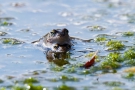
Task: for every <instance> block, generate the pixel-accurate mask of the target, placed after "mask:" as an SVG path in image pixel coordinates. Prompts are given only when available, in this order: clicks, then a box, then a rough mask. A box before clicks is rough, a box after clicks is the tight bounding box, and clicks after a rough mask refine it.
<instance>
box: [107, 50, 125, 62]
mask: <svg viewBox="0 0 135 90" xmlns="http://www.w3.org/2000/svg"><path fill="white" fill-rule="evenodd" d="M105 59H106V60H110V61H116V62H122V61H123V58H122V55H121V54H120V53H119V52H112V53H109V54H108V55H107V56H106V57H105Z"/></svg>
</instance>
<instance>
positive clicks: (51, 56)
mask: <svg viewBox="0 0 135 90" xmlns="http://www.w3.org/2000/svg"><path fill="white" fill-rule="evenodd" d="M75 40H78V41H81V43H82V42H90V41H91V39H90V40H82V39H80V38H75V37H70V36H69V31H68V30H67V29H66V28H63V29H53V30H51V31H50V32H49V33H47V34H46V35H44V36H43V37H42V38H41V39H39V40H38V41H34V42H33V43H37V44H38V45H39V46H41V47H43V49H45V54H46V57H47V59H48V60H49V61H50V62H52V61H53V62H54V63H57V64H60V65H62V64H63V63H62V62H63V61H64V60H65V59H66V58H67V56H69V53H68V55H67V56H66V54H67V52H68V51H69V50H71V48H72V47H73V46H74V44H76V42H75ZM57 61H58V62H57ZM60 61H62V62H61V63H60ZM66 63H68V62H67V61H66ZM64 64H65V63H64Z"/></svg>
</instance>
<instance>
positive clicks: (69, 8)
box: [0, 0, 135, 90]
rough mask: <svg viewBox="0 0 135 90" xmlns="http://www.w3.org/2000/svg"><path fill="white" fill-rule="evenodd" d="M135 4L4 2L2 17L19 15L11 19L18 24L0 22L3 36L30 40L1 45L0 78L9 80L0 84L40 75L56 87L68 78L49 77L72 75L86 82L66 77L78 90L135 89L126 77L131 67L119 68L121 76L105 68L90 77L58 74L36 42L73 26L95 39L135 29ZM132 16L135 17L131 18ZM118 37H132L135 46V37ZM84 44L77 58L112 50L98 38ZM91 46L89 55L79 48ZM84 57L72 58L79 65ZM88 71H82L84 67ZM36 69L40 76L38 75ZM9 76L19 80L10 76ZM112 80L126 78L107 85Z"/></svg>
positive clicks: (124, 0) (122, 0)
mask: <svg viewBox="0 0 135 90" xmlns="http://www.w3.org/2000/svg"><path fill="white" fill-rule="evenodd" d="M131 2H132V3H131ZM134 4H135V1H134V0H84V1H82V0H74V1H73V0H68V1H67V0H57V1H56V0H23V1H20V0H0V18H3V17H11V18H14V19H11V20H9V21H8V22H11V23H13V25H11V26H0V31H4V32H6V33H7V35H5V36H0V38H16V39H19V40H21V41H24V42H25V43H24V44H20V45H7V44H2V43H0V58H1V59H0V76H1V79H3V80H4V83H1V84H0V86H1V87H4V86H9V85H14V83H13V81H14V80H16V79H17V80H20V79H21V78H27V77H35V78H37V79H38V80H39V81H40V83H39V84H40V85H43V86H45V87H48V88H49V89H50V90H52V89H53V87H57V86H60V85H62V84H63V82H62V81H61V80H60V81H58V82H51V81H49V80H48V79H53V78H59V77H60V76H61V75H67V76H68V75H71V76H73V77H76V78H80V80H79V81H78V82H73V81H66V82H65V84H66V85H68V86H72V87H75V88H76V89H77V90H85V89H87V88H88V90H89V89H92V90H100V89H101V88H102V89H104V90H115V89H114V88H116V87H118V88H122V90H133V88H134V87H135V85H134V82H133V81H128V80H127V79H123V78H122V73H123V70H124V69H125V68H122V69H119V70H118V73H116V74H113V73H106V74H102V73H101V71H98V72H97V73H96V74H95V73H91V74H88V75H80V74H78V73H65V72H64V71H59V72H55V71H53V70H52V69H51V68H52V65H51V63H50V62H48V60H47V59H46V55H45V54H44V53H43V51H42V50H40V49H39V48H38V47H36V46H34V45H32V44H31V42H32V41H35V40H38V39H39V38H41V37H42V36H43V35H45V34H46V33H48V32H49V31H50V30H52V29H57V28H60V29H61V28H67V29H68V30H69V35H70V36H74V37H78V38H82V39H95V38H96V36H97V35H100V34H108V35H116V33H117V32H125V31H135V26H134V22H135V21H134V20H135V16H134V13H135V11H134V9H135V6H134ZM126 14H130V15H132V16H129V17H128V16H127V15H126ZM1 21H2V22H4V21H6V20H1ZM91 26H101V28H104V30H94V31H92V30H91V28H90V27H91ZM27 30H28V31H27ZM115 37H117V39H118V40H125V41H126V40H127V41H129V39H130V42H128V43H125V44H127V45H128V46H132V45H134V37H126V38H123V37H121V35H119V34H118V35H116V36H115ZM78 43H79V44H76V45H75V46H74V48H75V51H71V52H72V55H71V58H75V57H78V56H81V55H86V54H87V53H88V52H91V51H96V50H99V51H100V53H99V55H101V56H102V55H103V56H105V55H107V54H108V53H109V52H108V51H106V50H105V47H104V46H103V45H99V44H97V43H94V42H91V43H82V42H81V41H79V42H78ZM85 49H89V50H88V52H87V53H81V52H77V51H79V50H83V51H84V50H85ZM82 60H84V61H87V60H89V59H88V58H85V57H79V58H78V59H76V60H69V62H70V63H72V64H74V63H78V62H83V61H82ZM67 68H68V67H67ZM77 70H78V69H77ZM84 70H85V69H79V70H78V71H79V72H81V71H84ZM34 71H36V72H38V73H39V74H38V75H33V72H34ZM42 71H46V73H42ZM98 73H99V74H98ZM93 74H94V75H93ZM7 76H13V77H14V78H13V80H9V79H7ZM110 77H111V78H110ZM109 81H116V82H118V81H121V82H122V83H124V85H123V84H122V85H120V86H107V85H105V84H104V82H109ZM95 83H96V84H95ZM120 90H121V89H120Z"/></svg>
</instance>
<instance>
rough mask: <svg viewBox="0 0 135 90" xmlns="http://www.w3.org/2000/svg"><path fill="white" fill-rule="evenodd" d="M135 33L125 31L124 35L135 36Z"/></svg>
mask: <svg viewBox="0 0 135 90" xmlns="http://www.w3.org/2000/svg"><path fill="white" fill-rule="evenodd" d="M133 35H134V32H130V31H128V32H123V36H133Z"/></svg>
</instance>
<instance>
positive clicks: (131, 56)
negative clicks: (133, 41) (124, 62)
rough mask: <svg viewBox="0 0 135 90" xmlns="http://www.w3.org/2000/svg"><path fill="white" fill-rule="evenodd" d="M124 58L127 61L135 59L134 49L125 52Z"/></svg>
mask: <svg viewBox="0 0 135 90" xmlns="http://www.w3.org/2000/svg"><path fill="white" fill-rule="evenodd" d="M124 57H125V58H126V59H135V50H134V49H129V50H127V51H125V52H124Z"/></svg>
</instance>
